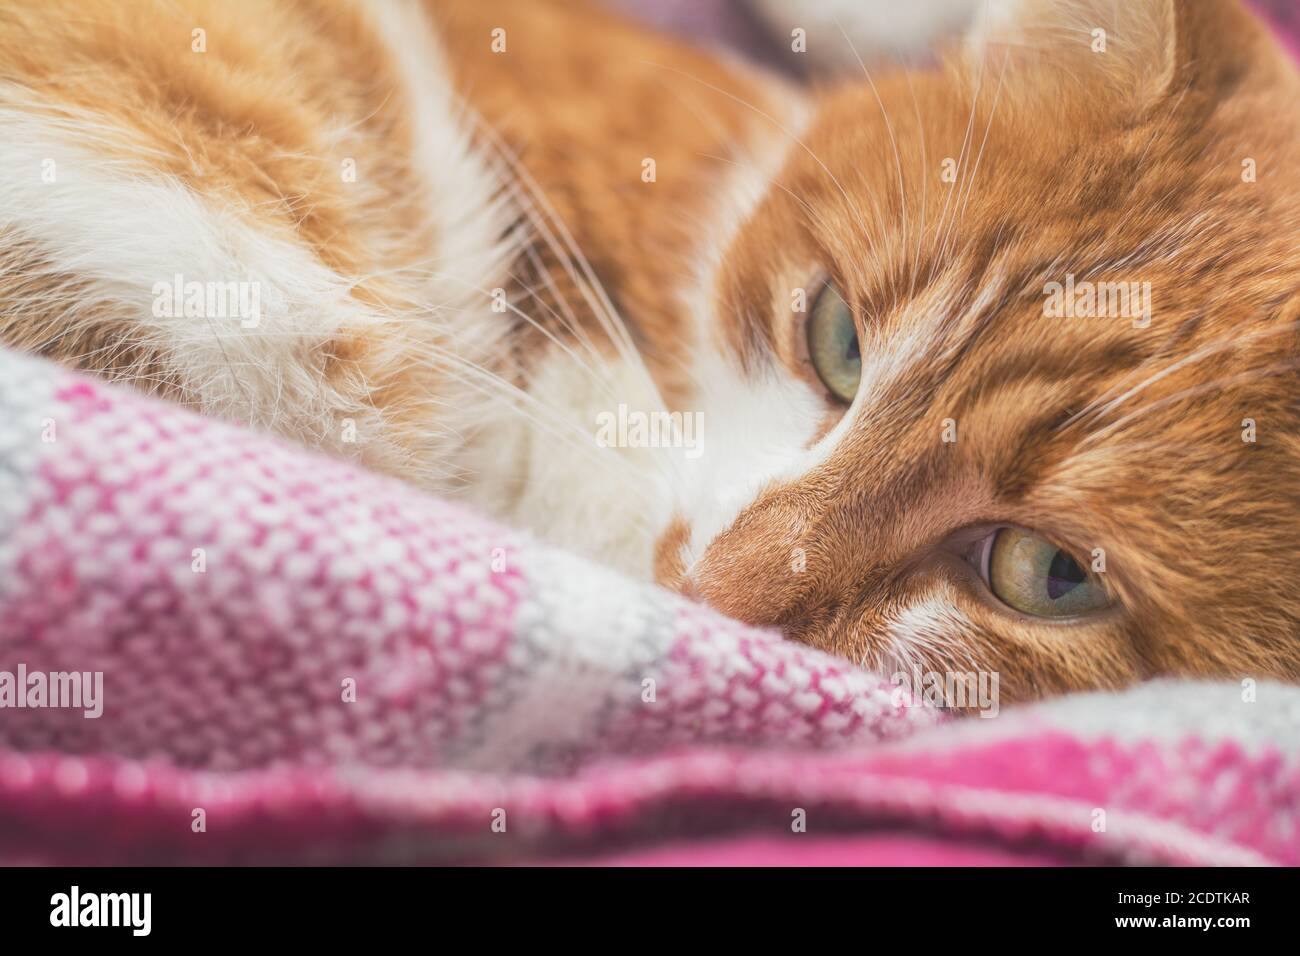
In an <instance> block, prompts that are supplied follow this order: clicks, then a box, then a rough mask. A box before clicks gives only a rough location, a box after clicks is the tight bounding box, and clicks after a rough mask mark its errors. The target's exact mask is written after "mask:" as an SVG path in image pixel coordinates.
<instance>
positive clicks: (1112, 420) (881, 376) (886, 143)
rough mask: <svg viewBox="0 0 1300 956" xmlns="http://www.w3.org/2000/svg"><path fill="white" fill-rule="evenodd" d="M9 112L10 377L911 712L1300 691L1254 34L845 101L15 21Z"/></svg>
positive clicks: (382, 7)
mask: <svg viewBox="0 0 1300 956" xmlns="http://www.w3.org/2000/svg"><path fill="white" fill-rule="evenodd" d="M816 39H817V38H816V37H813V38H812V40H813V41H814V42H816ZM0 71H2V76H0V169H3V170H4V173H3V175H0V338H2V339H3V341H4V342H5V343H6V344H10V345H14V346H18V347H22V348H25V349H29V350H31V351H34V352H39V353H43V354H46V355H49V356H52V357H54V358H56V359H58V360H60V361H63V362H66V363H68V364H70V365H75V366H78V367H81V368H83V369H87V370H90V371H92V372H94V373H97V374H100V375H104V376H107V377H110V378H113V379H118V380H124V381H127V382H129V383H132V384H134V385H136V386H137V387H140V388H142V389H146V390H149V391H152V392H156V393H157V394H159V395H162V396H164V397H166V398H169V399H172V400H175V401H178V402H183V403H186V404H189V405H192V406H194V407H196V408H198V409H200V410H202V411H204V412H206V413H210V414H215V415H220V416H225V417H228V418H232V419H237V420H241V421H245V422H248V423H251V424H253V425H256V426H260V427H264V428H269V429H273V430H276V431H278V432H280V433H282V434H284V435H286V436H289V437H291V438H294V439H296V440H299V441H302V442H306V443H308V444H311V445H314V446H319V447H321V448H323V449H325V450H326V451H328V452H330V453H333V454H340V455H343V454H346V455H354V456H356V457H358V458H359V459H360V460H361V461H362V462H363V463H365V464H366V465H368V466H370V467H373V468H377V469H382V470H385V471H388V472H391V473H393V474H396V475H399V476H401V477H403V478H405V479H407V480H410V481H412V482H415V483H417V484H420V485H422V486H424V487H426V488H428V489H430V490H431V491H434V492H436V493H440V494H447V495H455V496H459V497H461V498H463V499H464V500H466V501H467V502H469V503H471V504H473V505H474V506H476V507H479V508H481V509H485V510H486V511H488V512H490V513H491V514H493V515H495V516H496V517H498V518H500V519H502V520H504V521H507V522H510V523H513V524H516V525H520V526H524V527H527V528H530V529H532V530H533V531H535V532H537V533H538V534H541V535H543V536H545V537H547V538H549V539H550V540H552V541H555V542H557V543H559V544H561V545H565V546H568V547H571V548H573V549H575V550H578V551H582V552H585V553H587V554H588V555H591V556H593V557H595V558H597V559H599V560H601V561H604V562H607V563H609V564H612V565H614V566H617V567H620V568H622V569H624V570H625V571H627V572H628V573H631V574H636V575H642V576H646V577H651V576H653V577H654V578H655V579H657V580H659V581H660V582H662V583H664V584H666V585H668V586H670V587H674V588H678V589H680V590H683V591H685V592H686V593H688V594H691V595H693V596H696V597H698V598H699V599H701V600H704V601H707V602H708V603H710V604H712V605H714V606H716V607H717V608H719V609H721V610H722V611H723V612H725V613H727V614H730V615H733V616H735V617H738V618H740V619H743V620H745V621H748V622H752V623H754V624H758V625H763V626H769V627H773V628H779V629H780V630H782V631H783V632H784V633H785V634H787V635H788V636H789V637H791V638H792V639H795V640H800V641H805V642H807V643H809V644H812V645H815V646H817V647H820V648H824V649H827V650H830V651H833V652H835V653H838V654H842V655H844V656H845V657H848V658H850V659H852V660H853V661H855V662H857V663H860V664H862V665H864V666H867V667H873V668H879V669H881V670H882V671H883V672H884V673H886V674H889V673H892V672H895V671H898V670H899V669H900V668H901V669H904V670H909V669H924V670H927V671H931V670H934V671H944V670H958V671H966V670H971V669H978V670H992V671H997V672H999V674H1000V675H1001V687H1002V689H1003V690H1004V692H1005V693H1006V695H1007V697H1008V698H1013V699H1026V698H1033V697H1037V696H1041V695H1046V694H1053V693H1060V692H1064V691H1070V690H1076V689H1083V688H1093V687H1119V686H1123V685H1125V684H1128V683H1131V682H1134V681H1137V680H1141V679H1144V678H1147V677H1150V676H1154V675H1160V674H1170V675H1207V676H1210V675H1212V676H1250V677H1265V676H1271V677H1276V678H1282V679H1287V680H1297V679H1300V584H1297V583H1295V582H1291V581H1290V580H1289V579H1288V578H1287V577H1286V576H1285V574H1284V572H1285V569H1286V565H1287V564H1288V563H1289V561H1290V560H1292V559H1300V401H1298V400H1297V394H1298V393H1297V385H1298V384H1300V380H1298V374H1297V367H1298V365H1300V362H1298V361H1297V344H1298V342H1300V338H1298V335H1300V261H1297V256H1296V238H1297V232H1298V230H1300V157H1298V156H1297V151H1296V144H1297V141H1298V140H1297V133H1298V132H1300V129H1298V126H1300V122H1298V119H1297V114H1296V112H1295V108H1294V104H1295V103H1296V101H1297V98H1298V97H1300V76H1298V75H1297V71H1296V69H1295V67H1294V65H1293V64H1292V63H1291V62H1290V60H1289V59H1288V58H1287V56H1286V55H1285V53H1284V52H1283V51H1282V50H1281V48H1280V47H1279V46H1278V45H1277V44H1276V43H1275V41H1274V40H1273V39H1272V37H1271V36H1270V35H1269V34H1268V32H1267V30H1265V29H1264V28H1263V27H1262V26H1261V25H1260V24H1259V23H1258V22H1256V21H1255V19H1253V17H1252V16H1251V15H1250V14H1249V13H1248V12H1247V11H1246V10H1245V9H1244V8H1243V7H1242V6H1241V5H1240V3H1239V2H1238V0H1128V2H1125V3H1115V2H1113V0H1023V2H1021V3H1006V2H1001V3H998V4H997V5H996V9H992V8H991V9H990V11H989V12H988V15H986V16H984V17H983V18H981V20H980V21H979V22H978V24H977V26H976V28H975V29H974V31H973V33H972V34H971V35H970V36H969V37H968V38H967V39H966V40H965V41H964V42H963V43H961V44H959V45H957V46H954V47H953V49H952V50H951V51H950V53H949V55H948V56H947V58H946V59H945V60H944V61H943V62H942V63H941V64H939V65H935V66H928V67H916V68H912V69H907V70H903V69H899V70H896V71H893V72H888V73H886V72H881V73H878V74H875V75H872V74H868V73H866V71H865V70H864V71H862V73H861V74H859V75H855V76H853V77H851V78H848V79H847V80H846V81H845V82H842V83H838V84H835V85H832V86H830V87H827V88H824V89H818V90H804V89H796V88H793V87H791V86H788V85H786V84H785V83H784V82H783V81H780V80H777V79H775V78H774V77H771V76H768V75H766V74H762V73H760V72H758V71H757V70H756V69H754V68H752V67H747V66H744V65H742V64H740V63H738V62H732V61H730V60H728V59H725V58H722V57H719V56H716V55H712V54H709V53H706V52H703V51H701V50H697V49H694V48H691V47H688V46H686V45H684V44H682V43H680V42H678V41H675V40H670V39H667V38H664V37H661V36H659V35H656V34H654V33H652V32H650V31H648V30H645V29H643V28H641V27H639V26H636V25H633V24H631V23H629V22H626V21H624V20H622V19H620V18H618V17H616V16H614V15H612V14H609V13H606V12H604V11H602V10H600V9H598V8H597V7H595V6H591V5H588V4H586V3H578V2H561V0H427V2H423V3H421V2H418V0H370V2H345V0H167V2H163V0H105V2H99V3H94V4H87V3H84V2H83V0H6V3H5V4H4V5H3V7H0ZM668 413H673V414H672V415H671V416H670V415H669V414H668Z"/></svg>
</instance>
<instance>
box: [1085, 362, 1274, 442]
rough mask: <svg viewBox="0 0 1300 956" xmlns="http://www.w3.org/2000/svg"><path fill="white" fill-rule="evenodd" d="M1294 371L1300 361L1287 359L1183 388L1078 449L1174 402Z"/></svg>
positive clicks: (1113, 424) (1088, 439) (1101, 431)
mask: <svg viewBox="0 0 1300 956" xmlns="http://www.w3.org/2000/svg"><path fill="white" fill-rule="evenodd" d="M1296 369H1300V359H1289V360H1287V361H1284V362H1275V363H1274V364H1272V365H1269V366H1266V367H1264V368H1260V369H1252V370H1250V371H1246V372H1239V373H1238V374H1236V375H1229V376H1225V377H1223V378H1220V379H1215V380H1214V381H1212V382H1205V383H1202V384H1200V385H1193V386H1191V387H1190V388H1185V389H1183V390H1182V391H1179V392H1175V393H1174V394H1172V395H1167V396H1165V397H1164V398H1160V399H1156V400H1155V401H1152V402H1148V403H1147V404H1146V405H1143V406H1142V407H1141V408H1138V409H1135V410H1134V411H1131V412H1129V413H1128V414H1127V415H1124V416H1122V417H1121V418H1118V419H1116V420H1115V421H1113V422H1111V423H1110V424H1109V425H1107V426H1105V427H1104V428H1100V429H1098V430H1097V431H1094V432H1091V433H1089V434H1088V435H1086V436H1085V437H1084V438H1083V439H1082V440H1081V441H1080V442H1079V445H1080V447H1083V446H1086V445H1090V444H1093V443H1095V442H1097V441H1099V440H1101V439H1102V438H1104V437H1105V436H1106V435H1108V434H1110V433H1111V432H1113V431H1115V430H1117V429H1119V428H1121V427H1123V426H1124V425H1126V424H1128V423H1129V422H1131V421H1133V420H1134V419H1136V418H1138V417H1140V416H1142V415H1147V414H1149V413H1151V412H1153V411H1156V410H1157V409H1159V408H1163V407H1165V406H1167V405H1171V404H1173V403H1175V402H1180V401H1182V400H1184V399H1187V398H1191V397H1192V396H1194V395H1200V394H1202V393H1204V392H1213V391H1222V390H1223V389H1225V388H1229V387H1231V386H1233V385H1240V384H1243V383H1245V382H1253V381H1256V380H1258V379H1261V378H1268V377H1271V376H1274V375H1284V374H1286V373H1287V372H1290V371H1294V370H1296Z"/></svg>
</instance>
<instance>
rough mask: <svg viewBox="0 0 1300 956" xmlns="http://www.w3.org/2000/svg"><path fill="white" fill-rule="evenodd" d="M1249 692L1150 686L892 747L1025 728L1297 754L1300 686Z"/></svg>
mask: <svg viewBox="0 0 1300 956" xmlns="http://www.w3.org/2000/svg"><path fill="white" fill-rule="evenodd" d="M1251 690H1252V691H1253V698H1254V699H1253V700H1250V699H1248V698H1249V697H1250V696H1251V695H1250V694H1248V693H1247V692H1246V691H1247V689H1246V688H1245V687H1244V686H1243V684H1242V682H1239V681H1215V682H1210V681H1191V680H1174V679H1164V680H1156V681H1150V682H1148V683H1146V684H1139V685H1137V686H1136V687H1131V688H1129V689H1127V690H1123V691H1097V692H1094V693H1088V694H1072V695H1069V696H1067V697H1060V698H1056V699H1054V700H1049V701H1044V702H1042V703H1037V704H1029V705H1023V706H1019V707H1003V708H1002V709H1001V711H1000V712H999V714H998V716H997V717H996V718H995V719H992V720H977V719H971V720H964V721H957V722H955V723H953V724H949V725H948V726H947V727H945V728H943V729H942V731H940V732H939V733H937V734H935V733H927V734H922V735H919V736H917V737H913V738H911V739H909V740H907V741H905V742H902V743H900V744H897V745H895V746H897V747H899V748H900V749H908V748H911V747H915V748H917V749H922V750H926V751H934V750H936V749H942V750H954V749H960V748H964V747H968V746H971V745H972V744H975V745H978V744H979V743H980V742H988V743H995V742H997V741H999V740H1003V739H1006V738H1008V737H1020V736H1023V735H1024V734H1025V733H1026V730H1028V729H1031V728H1032V729H1034V730H1058V731H1061V732H1062V733H1066V734H1069V735H1070V736H1072V737H1076V738H1078V739H1079V740H1080V741H1090V740H1097V739H1100V738H1106V739H1110V740H1114V741H1117V742H1119V743H1133V744H1137V743H1141V742H1143V741H1153V742H1155V743H1160V744H1176V743H1178V742H1179V741H1182V740H1185V739H1187V738H1188V737H1196V738H1198V739H1200V740H1202V741H1204V742H1205V743H1207V744H1215V743H1219V742H1224V741H1232V742H1234V743H1236V744H1237V745H1239V746H1240V747H1241V748H1242V749H1243V750H1244V751H1245V752H1247V753H1252V752H1259V751H1261V750H1264V749H1269V750H1277V751H1280V752H1282V753H1284V754H1289V755H1292V756H1300V734H1297V733H1296V728H1297V727H1300V687H1292V686H1290V685H1287V684H1278V683H1274V682H1272V681H1266V680H1256V681H1255V682H1254V685H1253V688H1251Z"/></svg>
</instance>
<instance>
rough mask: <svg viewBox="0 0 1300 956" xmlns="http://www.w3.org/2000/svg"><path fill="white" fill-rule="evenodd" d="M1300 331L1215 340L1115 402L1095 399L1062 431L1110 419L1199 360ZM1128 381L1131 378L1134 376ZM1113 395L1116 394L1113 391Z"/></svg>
mask: <svg viewBox="0 0 1300 956" xmlns="http://www.w3.org/2000/svg"><path fill="white" fill-rule="evenodd" d="M1298 329H1300V320H1296V321H1294V322H1286V323H1283V324H1282V325H1280V326H1276V327H1273V328H1268V329H1263V330H1261V331H1258V332H1251V333H1249V334H1247V335H1238V334H1235V333H1234V334H1231V335H1226V336H1224V337H1223V338H1220V339H1216V340H1215V341H1213V342H1211V343H1209V344H1208V345H1205V346H1202V347H1201V348H1199V349H1197V350H1196V351H1195V352H1192V353H1191V354H1189V355H1185V356H1183V357H1182V358H1181V359H1179V360H1177V361H1175V362H1173V363H1171V364H1170V365H1168V366H1166V367H1164V368H1162V369H1161V370H1160V371H1158V372H1156V373H1154V374H1152V375H1150V376H1148V377H1147V378H1146V379H1144V380H1142V381H1141V382H1139V383H1138V384H1136V385H1134V386H1133V387H1131V388H1129V389H1128V390H1127V391H1125V392H1124V393H1123V394H1121V395H1119V396H1118V397H1116V398H1113V399H1111V400H1109V401H1105V396H1104V395H1103V396H1102V397H1100V398H1098V399H1095V400H1094V401H1092V402H1090V403H1089V404H1088V405H1086V406H1084V407H1083V408H1082V409H1080V410H1079V411H1078V412H1075V413H1074V414H1073V415H1071V416H1070V417H1069V418H1068V419H1066V420H1065V421H1064V422H1062V423H1061V426H1060V427H1061V428H1062V429H1065V428H1068V427H1070V426H1071V425H1074V424H1075V423H1077V422H1079V421H1081V420H1083V419H1084V418H1089V417H1090V418H1100V417H1102V416H1104V415H1108V414H1110V413H1111V412H1112V411H1114V410H1115V409H1116V408H1118V407H1119V406H1120V405H1122V404H1124V403H1125V402H1126V401H1128V400H1129V399H1130V398H1132V397H1133V396H1134V395H1137V394H1138V393H1139V392H1142V391H1143V390H1145V389H1147V388H1150V387H1151V386H1152V385H1154V384H1156V383H1157V382H1159V381H1160V380H1162V379H1164V378H1166V377H1168V376H1170V375H1172V374H1173V373H1174V372H1177V371H1178V370H1179V369H1182V368H1185V367H1186V366H1188V365H1191V364H1192V363H1194V362H1199V361H1200V360H1202V359H1205V358H1209V357H1210V356H1213V355H1218V354H1220V353H1222V352H1225V351H1227V350H1229V349H1234V348H1239V347H1240V346H1242V345H1246V344H1248V343H1251V342H1254V341H1258V340H1259V339H1263V338H1269V337H1272V336H1275V335H1282V334H1285V333H1288V332H1294V331H1296V330H1298ZM1148 364H1149V363H1143V365H1142V366H1141V368H1145V367H1146V365H1148ZM1129 377H1131V375H1130V376H1129ZM1111 391H1113V389H1112V390H1111Z"/></svg>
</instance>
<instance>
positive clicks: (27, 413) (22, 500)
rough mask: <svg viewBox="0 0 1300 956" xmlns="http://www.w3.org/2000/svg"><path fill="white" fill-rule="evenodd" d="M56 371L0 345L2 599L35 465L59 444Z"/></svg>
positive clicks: (29, 499) (32, 489)
mask: <svg viewBox="0 0 1300 956" xmlns="http://www.w3.org/2000/svg"><path fill="white" fill-rule="evenodd" d="M60 374H61V373H60V372H59V370H58V369H57V368H56V367H55V366H53V365H49V364H47V363H45V362H41V361H37V360H35V359H31V358H28V357H26V356H22V355H19V354H17V353H15V352H11V351H9V350H7V349H0V598H4V597H5V596H6V593H5V589H6V582H8V581H11V580H12V579H13V576H12V575H11V574H10V573H9V570H10V568H11V567H12V566H13V563H14V561H15V560H17V557H18V542H17V541H16V540H15V535H14V532H15V529H16V528H17V527H18V525H19V523H20V522H21V521H22V520H23V517H24V516H25V515H26V514H27V512H28V511H29V509H30V508H31V504H32V501H33V498H34V496H35V493H36V491H37V486H36V478H35V475H36V471H37V468H38V466H39V464H40V461H41V459H42V458H43V457H45V456H46V455H48V454H50V453H51V452H52V451H53V450H54V448H55V447H56V446H57V438H58V431H59V426H60V424H61V423H60V421H59V409H58V407H57V403H56V400H55V398H54V392H55V389H56V388H57V385H58V377H59V375H60ZM46 438H53V439H55V441H46V440H45V439H46Z"/></svg>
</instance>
